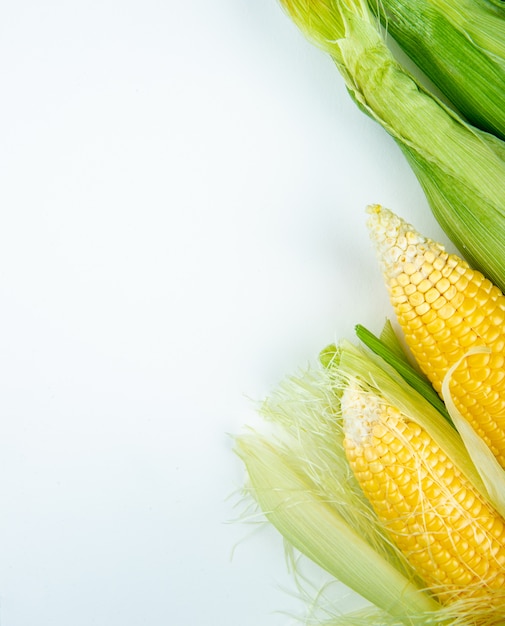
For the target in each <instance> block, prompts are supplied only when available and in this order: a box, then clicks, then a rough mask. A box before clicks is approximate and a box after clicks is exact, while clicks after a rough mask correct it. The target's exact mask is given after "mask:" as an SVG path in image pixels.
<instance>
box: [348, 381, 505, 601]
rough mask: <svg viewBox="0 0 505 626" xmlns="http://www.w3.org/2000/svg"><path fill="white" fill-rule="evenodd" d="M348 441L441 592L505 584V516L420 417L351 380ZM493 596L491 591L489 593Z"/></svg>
mask: <svg viewBox="0 0 505 626" xmlns="http://www.w3.org/2000/svg"><path fill="white" fill-rule="evenodd" d="M341 409H342V416H343V427H344V432H345V440H344V448H345V451H346V455H347V458H348V460H349V463H350V466H351V468H352V470H353V471H354V474H355V476H356V478H357V479H358V482H359V483H360V485H361V487H362V488H363V491H364V493H365V495H366V496H367V497H368V499H369V501H370V503H371V504H372V506H373V508H374V509H375V511H376V513H377V516H378V518H379V520H380V521H381V522H382V523H383V524H384V526H385V528H386V530H388V531H389V532H390V534H391V536H392V538H393V540H394V541H395V543H396V544H397V545H398V547H399V548H400V550H401V551H402V552H403V553H404V555H405V556H406V558H407V560H408V561H409V562H410V563H411V565H412V566H413V568H414V569H415V571H416V572H417V573H418V574H419V575H420V576H421V577H422V578H423V579H424V581H425V582H426V584H427V585H428V586H429V587H430V588H431V590H432V591H433V592H434V593H435V595H436V596H437V597H438V598H439V600H440V601H441V602H443V603H451V602H453V601H455V600H457V599H458V598H470V597H473V598H479V599H480V598H481V597H482V599H483V601H487V600H489V599H490V598H491V597H492V596H493V593H500V590H502V588H503V586H504V585H505V521H504V520H503V518H502V517H500V516H499V515H498V513H496V511H495V510H494V509H493V508H492V507H491V506H490V505H489V504H488V503H487V502H486V501H485V500H484V499H483V498H482V496H481V495H480V494H479V493H478V492H477V491H476V490H475V489H474V488H473V487H472V485H471V484H470V483H469V482H468V481H467V480H466V478H465V477H464V476H463V475H462V474H461V472H460V471H459V469H458V468H457V467H456V466H455V465H454V464H453V463H452V462H451V460H450V459H449V458H448V457H447V456H446V455H445V453H444V452H443V450H442V449H441V448H440V447H439V445H438V444H437V443H436V442H435V440H434V439H433V438H432V437H431V436H430V435H429V434H428V433H427V431H425V430H424V429H423V428H422V427H421V426H420V425H419V424H417V423H415V422H412V421H409V420H408V419H407V418H405V416H403V415H402V414H401V412H400V411H399V410H398V409H396V408H395V407H394V406H392V405H391V404H390V403H388V402H386V401H385V400H383V399H382V398H380V397H379V396H378V395H377V394H376V393H375V392H374V391H371V390H369V389H365V388H363V387H362V386H361V385H358V384H357V383H355V382H351V383H350V384H349V385H348V386H347V387H346V389H345V391H344V393H343V395H342V401H341ZM485 596H488V598H485Z"/></svg>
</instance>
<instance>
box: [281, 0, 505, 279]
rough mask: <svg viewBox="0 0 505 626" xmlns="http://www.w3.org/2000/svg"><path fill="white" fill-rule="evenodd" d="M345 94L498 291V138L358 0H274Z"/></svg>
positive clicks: (503, 274)
mask: <svg viewBox="0 0 505 626" xmlns="http://www.w3.org/2000/svg"><path fill="white" fill-rule="evenodd" d="M281 2H282V4H283V6H284V7H285V9H286V10H287V11H288V13H289V14H290V16H291V17H292V19H293V20H294V22H295V23H296V24H297V25H298V26H299V27H300V29H301V30H302V31H303V32H304V33H305V34H306V35H307V36H308V37H309V38H310V39H312V40H313V41H314V42H315V43H316V44H318V45H319V46H320V47H322V48H323V49H324V50H325V51H326V52H328V53H329V54H330V55H331V57H332V58H333V60H334V61H335V63H336V65H337V67H338V69H339V71H340V73H341V74H342V76H343V77H344V80H345V82H346V85H347V87H348V90H349V93H350V95H351V96H352V98H353V99H354V101H355V102H356V103H357V105H358V106H359V107H360V109H361V110H362V111H364V112H365V113H366V114H367V115H369V116H370V117H371V118H372V119H375V120H376V121H377V122H379V124H381V125H382V126H383V128H384V129H385V130H386V131H387V132H388V133H389V134H390V135H391V136H392V137H393V138H394V139H395V140H396V142H397V143H398V145H399V146H400V148H401V149H402V151H403V152H404V154H405V156H406V157H407V159H408V161H409V163H410V165H411V166H412V168H413V171H414V172H415V174H416V176H417V178H418V180H419V182H420V184H421V186H422V187H423V189H424V191H425V193H426V196H427V199H428V202H429V204H430V206H431V209H432V211H433V214H434V215H435V217H436V219H437V220H438V222H439V223H440V225H441V226H442V228H443V229H444V230H445V232H446V234H447V236H448V237H449V238H450V239H451V240H452V241H453V243H454V244H455V245H456V246H457V248H458V249H459V251H460V252H461V254H462V255H463V256H465V257H466V259H467V260H468V262H469V263H470V264H472V265H473V266H474V267H476V268H478V269H479V270H480V271H482V272H483V273H484V274H485V275H486V276H487V277H488V278H490V279H491V280H492V281H493V282H494V283H495V284H496V285H498V286H499V287H500V288H501V289H502V291H503V290H505V246H504V245H503V242H504V241H505V144H504V143H503V142H501V141H500V140H499V139H497V138H496V137H494V136H492V135H490V134H488V133H485V132H483V131H481V130H478V129H476V128H474V127H472V126H470V125H469V124H468V123H467V122H465V121H464V120H463V119H462V118H460V117H459V116H458V115H457V114H456V113H455V112H454V111H452V110H451V109H449V108H448V107H447V106H445V105H444V104H443V103H441V102H440V101H439V100H438V99H437V98H436V97H434V96H433V95H432V94H430V93H429V92H428V91H427V90H426V89H424V88H423V87H422V86H421V85H420V84H419V83H418V81H416V79H414V78H413V77H412V76H411V74H409V73H408V72H407V71H406V70H405V69H404V68H403V67H402V66H401V65H400V64H399V63H398V62H397V61H396V60H395V59H394V58H393V55H392V53H391V51H390V50H389V48H388V47H387V45H386V43H385V41H384V39H383V37H382V35H381V33H380V32H379V28H380V27H379V25H378V23H377V19H376V18H375V17H374V16H373V15H372V14H371V12H370V10H369V9H368V6H367V4H366V2H365V1H364V0H281Z"/></svg>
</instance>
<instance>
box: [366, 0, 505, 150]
mask: <svg viewBox="0 0 505 626" xmlns="http://www.w3.org/2000/svg"><path fill="white" fill-rule="evenodd" d="M496 4H499V2H497V3H496ZM369 6H370V9H371V10H372V11H374V12H375V13H376V14H378V15H379V17H380V19H381V22H382V23H383V25H384V27H385V28H386V29H387V32H388V34H389V35H392V36H393V38H394V39H395V40H396V41H397V42H398V43H399V44H400V46H401V47H402V48H403V50H404V51H405V52H406V53H407V54H408V55H409V57H410V58H411V59H412V60H413V61H414V62H415V63H416V65H417V66H418V67H420V68H421V70H423V71H424V72H425V74H426V75H427V76H428V77H429V78H430V79H431V80H432V81H433V83H434V84H435V85H436V86H437V87H438V88H439V89H440V90H441V92H442V93H443V94H444V95H445V96H446V97H447V98H448V99H449V100H450V101H451V102H452V103H453V104H454V105H455V106H456V108H457V109H458V110H459V111H460V112H461V113H462V114H463V115H464V116H465V117H466V119H467V120H469V121H470V122H471V123H472V124H473V125H475V126H477V127H479V128H481V129H483V130H487V131H488V132H491V133H493V134H496V135H497V136H500V137H501V138H502V139H503V138H505V107H504V106H503V93H504V92H505V37H504V35H503V25H504V20H505V7H504V6H503V2H502V3H501V5H500V8H499V9H498V8H497V7H496V6H495V5H492V4H491V3H490V2H486V1H485V0H484V1H480V0H381V2H380V3H378V2H373V1H370V2H369Z"/></svg>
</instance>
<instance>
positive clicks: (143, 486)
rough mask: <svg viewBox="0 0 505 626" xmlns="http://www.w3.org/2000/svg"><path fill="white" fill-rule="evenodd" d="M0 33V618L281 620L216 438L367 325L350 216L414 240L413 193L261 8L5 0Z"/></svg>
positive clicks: (368, 271)
mask: <svg viewBox="0 0 505 626" xmlns="http://www.w3.org/2000/svg"><path fill="white" fill-rule="evenodd" d="M0 31H1V32H0V59H1V61H0V63H1V67H2V97H1V100H0V113H1V115H0V124H1V143H0V146H1V147H0V155H1V157H0V158H1V168H0V176H1V181H0V206H1V227H0V319H1V326H0V346H1V349H0V416H1V421H0V506H1V511H0V624H1V626H29V625H32V624H37V625H38V626H69V625H72V626H84V625H86V626H91V625H93V626H112V625H118V626H119V625H121V626H141V625H148V626H161V625H163V626H169V625H172V624H173V625H177V626H258V625H259V624H261V625H262V626H284V625H286V624H291V623H292V620H291V618H290V617H289V616H286V615H282V614H278V613H276V612H275V611H277V610H288V611H291V610H294V611H295V612H297V611H298V612H299V611H300V610H301V608H302V605H301V604H300V603H299V602H298V601H297V600H296V599H294V598H292V597H291V596H290V592H293V591H294V590H295V587H294V584H293V581H292V578H291V576H290V574H289V573H288V572H287V569H286V565H285V561H284V554H283V549H282V542H281V541H280V539H279V537H278V536H277V534H276V533H275V532H274V531H273V530H271V529H263V530H260V531H259V532H256V533H254V534H253V535H252V536H249V534H250V530H251V529H250V528H249V527H247V526H244V525H241V524H229V523H228V521H230V520H232V519H233V518H234V517H235V515H237V514H238V512H239V510H240V508H239V509H235V508H234V505H235V504H236V503H237V495H236V490H237V489H238V488H239V487H240V485H241V482H242V478H243V475H242V468H241V466H240V464H239V463H238V461H237V460H236V458H235V457H234V455H233V453H232V450H231V449H232V442H231V439H230V437H229V435H228V433H236V432H238V431H239V430H240V429H241V428H242V425H243V424H244V423H246V422H250V421H251V420H252V419H253V415H254V413H253V408H252V403H251V401H250V398H253V399H261V398H263V397H264V395H265V394H267V393H268V392H269V390H270V389H272V388H273V386H274V385H275V384H276V383H277V382H278V381H279V380H281V379H282V378H283V377H284V376H285V375H287V374H290V373H293V372H294V371H296V370H297V369H298V368H299V367H303V366H304V365H305V364H306V363H308V362H310V361H313V360H314V359H315V358H316V357H317V353H318V351H319V349H320V348H322V347H323V346H324V345H326V344H327V343H329V342H331V341H333V340H335V339H337V338H339V337H342V336H346V337H348V338H350V339H352V338H353V326H354V324H355V323H357V322H361V323H364V324H365V325H367V326H369V327H370V328H371V329H372V330H379V329H380V327H381V325H382V323H383V321H384V318H385V316H386V315H387V314H389V308H388V304H387V301H386V295H385V292H384V290H383V287H382V283H381V282H380V277H379V273H378V270H377V268H376V265H375V259H374V256H373V252H372V250H371V248H370V246H369V243H368V238H367V234H366V230H365V226H364V224H365V215H364V207H365V205H366V204H368V203H370V202H380V203H383V204H385V205H386V206H388V207H389V208H391V209H393V210H395V211H397V212H399V213H401V214H402V215H403V216H404V217H406V218H407V219H410V220H411V221H414V222H415V224H416V225H417V226H418V227H419V228H423V229H424V230H427V231H428V233H429V234H431V235H433V236H440V231H439V229H438V227H437V226H436V225H435V223H434V220H433V218H432V217H431V215H430V214H429V211H428V210H427V207H426V203H425V200H424V198H423V196H422V193H421V191H420V189H419V186H418V184H417V182H416V180H415V179H414V177H413V175H412V174H411V172H410V170H409V169H408V167H407V165H406V163H405V161H404V160H403V157H402V155H401V154H400V152H399V150H398V148H397V147H396V145H395V144H394V143H393V142H392V140H390V139H389V137H387V135H386V134H385V133H384V131H383V130H382V129H380V128H379V127H378V126H377V125H375V124H374V123H373V122H371V121H370V120H368V119H367V118H365V117H364V116H363V114H361V113H360V112H359V111H358V110H357V109H356V107H355V106H354V104H353V103H352V102H351V100H350V98H349V97H348V95H347V93H346V91H345V89H344V86H343V82H342V80H341V78H340V76H339V75H338V73H337V71H336V69H335V68H334V67H333V65H332V64H331V62H330V61H329V59H327V58H326V57H325V56H324V55H323V54H322V53H321V52H319V51H318V50H316V49H315V48H313V47H312V46H311V45H310V44H308V43H307V42H306V41H305V40H304V39H303V37H302V36H301V35H300V34H299V32H298V31H297V30H296V28H295V27H294V26H293V25H292V24H291V22H290V21H289V19H288V18H287V17H286V16H285V15H284V13H283V12H282V10H281V9H280V8H279V5H278V4H277V2H276V0H254V1H251V0H214V1H212V2H210V1H209V0H192V1H191V2H180V1H177V2H176V1H175V0H164V1H161V0H142V1H140V0H135V1H133V0H126V1H122V2H119V1H118V0H101V1H100V2H98V1H97V0H92V1H90V2H72V1H67V2H65V1H63V0H59V1H58V0H54V1H53V2H49V3H46V2H37V1H35V0H32V1H28V0H20V1H19V2H11V3H5V6H4V7H3V9H2V15H1V19H0ZM232 552H233V557H232ZM281 588H282V589H281Z"/></svg>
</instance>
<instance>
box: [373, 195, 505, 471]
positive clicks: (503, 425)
mask: <svg viewBox="0 0 505 626" xmlns="http://www.w3.org/2000/svg"><path fill="white" fill-rule="evenodd" d="M368 210H369V213H370V215H371V217H370V219H369V222H368V225H369V229H370V234H371V237H372V240H373V241H374V243H375V245H376V247H377V250H378V253H379V258H380V261H381V264H382V270H383V273H384V277H385V280H386V284H387V286H388V289H389V294H390V299H391V303H392V305H393V307H394V309H395V313H396V315H397V318H398V323H399V324H400V326H401V328H402V330H403V332H404V334H405V340H406V342H407V344H408V346H409V347H410V349H411V350H412V353H413V355H414V357H415V358H416V360H417V362H418V364H419V366H420V368H421V369H422V371H423V372H424V373H425V374H426V376H427V377H428V378H429V379H430V381H431V383H432V384H433V386H434V388H435V389H436V390H437V392H438V393H439V394H441V389H442V383H443V381H444V377H445V376H446V374H447V372H448V370H449V369H450V368H451V367H452V366H453V365H455V364H456V363H458V361H460V360H461V359H462V361H461V363H460V365H458V367H457V368H456V370H455V371H454V373H453V375H452V378H451V381H450V391H451V396H452V399H453V400H454V403H455V405H456V407H457V409H458V410H459V412H460V413H461V414H462V415H463V417H464V418H465V419H467V420H468V421H469V422H470V424H471V425H472V426H473V428H474V430H475V431H476V432H477V433H478V434H479V435H480V437H481V438H482V439H483V440H484V441H485V442H486V444H487V445H488V446H489V448H490V449H491V451H492V452H493V453H494V455H495V456H496V458H497V459H498V461H499V463H500V464H501V466H502V467H505V296H504V295H503V294H502V293H501V291H500V290H499V289H498V287H496V286H494V285H493V284H492V283H491V282H490V281H489V280H488V279H487V278H485V277H484V276H483V275H482V274H481V273H480V272H478V271H476V270H473V269H471V268H470V267H469V265H468V264H467V263H466V262H465V261H463V260H462V259H460V258H459V257H458V256H456V255H454V254H449V253H448V252H446V251H445V249H444V247H443V246H442V245H441V244H439V243H436V242H434V241H432V240H431V239H428V238H426V237H423V236H422V235H420V234H419V233H418V232H417V231H416V230H415V229H414V228H413V227H412V226H411V225H410V224H407V223H406V222H405V221H404V220H402V219H401V218H399V217H398V216H396V215H395V214H393V213H392V212H391V211H388V210H387V209H384V208H382V207H380V206H378V205H375V206H372V207H369V209H368ZM477 346H484V347H486V348H488V349H489V353H479V354H472V355H468V351H469V349H470V348H472V347H477ZM465 355H468V356H466V358H465Z"/></svg>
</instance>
